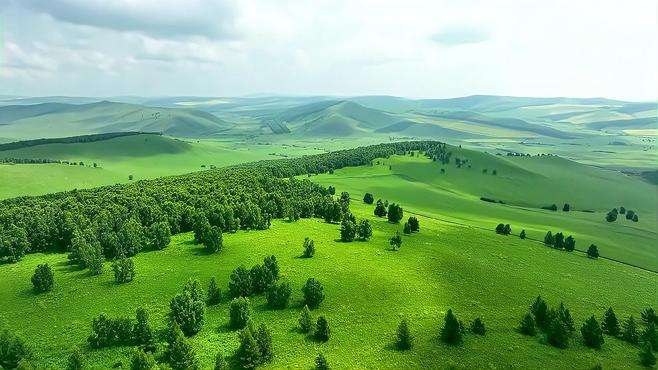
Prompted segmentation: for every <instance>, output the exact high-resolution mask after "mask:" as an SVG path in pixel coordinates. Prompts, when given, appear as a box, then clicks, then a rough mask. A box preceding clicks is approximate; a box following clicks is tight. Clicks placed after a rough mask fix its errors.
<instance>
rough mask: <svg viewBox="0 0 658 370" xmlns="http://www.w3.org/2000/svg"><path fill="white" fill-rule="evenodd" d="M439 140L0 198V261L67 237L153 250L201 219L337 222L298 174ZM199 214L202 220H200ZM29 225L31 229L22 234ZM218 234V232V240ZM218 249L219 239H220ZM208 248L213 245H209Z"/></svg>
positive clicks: (110, 254) (61, 247) (67, 245)
mask: <svg viewBox="0 0 658 370" xmlns="http://www.w3.org/2000/svg"><path fill="white" fill-rule="evenodd" d="M435 147H442V144H441V143H438V142H435V141H413V142H400V143H386V144H379V145H373V146H369V147H362V148H356V149H348V150H341V151H337V152H332V153H325V154H318V155H312V156H305V157H301V158H294V159H277V160H270V161H261V162H254V163H248V164H243V165H237V166H233V167H228V168H220V169H215V170H209V171H203V172H197V173H193V174H187V175H182V176H176V177H167V178H160V179H154V180H145V181H139V182H136V183H131V184H125V185H113V186H105V187H100V188H94V189H84V190H72V191H68V192H62V193H56V194H48V195H44V196H34V197H22V198H14V199H6V200H2V201H0V259H4V260H7V261H9V262H16V261H18V260H20V259H21V258H22V256H23V255H24V254H25V253H30V252H70V251H71V245H72V240H73V238H74V237H75V236H77V235H81V236H83V237H84V239H85V242H86V243H87V244H90V245H92V246H94V247H95V248H96V247H97V244H96V243H98V244H100V249H101V250H102V254H103V256H104V257H105V258H106V259H114V258H117V257H119V256H122V255H123V256H126V257H130V256H133V255H135V254H136V253H139V252H140V251H144V250H149V249H159V248H162V247H164V246H165V244H164V243H165V242H166V240H167V237H166V234H167V233H166V231H165V229H166V228H167V226H168V229H169V234H170V235H172V234H177V233H180V232H187V231H192V230H193V229H194V227H195V225H196V226H197V227H199V228H198V231H199V232H198V241H200V242H203V241H204V239H205V238H204V234H207V233H206V232H204V230H203V229H204V228H205V229H206V231H207V228H206V226H207V225H206V224H205V222H204V217H205V219H206V220H207V221H208V223H209V224H210V226H211V227H212V226H215V227H218V228H219V230H215V234H216V235H219V232H217V231H221V232H233V231H235V230H237V229H264V228H267V227H269V221H270V220H271V219H272V218H286V217H290V216H291V215H292V218H293V219H295V218H309V217H318V218H323V219H325V220H328V221H330V222H339V221H340V219H341V218H340V217H341V209H340V206H341V204H340V202H336V201H334V200H333V199H331V197H330V191H329V190H328V189H325V188H324V187H322V186H320V185H317V184H314V183H312V182H310V181H308V180H298V179H297V178H295V176H297V175H302V174H308V173H311V174H317V173H325V172H328V171H330V170H333V169H337V168H342V167H345V166H358V165H365V164H368V163H370V162H371V161H372V160H374V159H375V158H382V157H389V156H390V155H393V154H397V153H404V152H405V151H409V150H421V151H425V152H426V153H439V152H441V149H437V148H435ZM201 215H203V216H204V217H202V216H201ZM27 230H29V231H30V232H29V233H27ZM216 239H218V237H217V238H216ZM219 246H220V247H221V244H219ZM209 248H210V249H211V250H212V249H215V248H216V247H213V246H210V247H209Z"/></svg>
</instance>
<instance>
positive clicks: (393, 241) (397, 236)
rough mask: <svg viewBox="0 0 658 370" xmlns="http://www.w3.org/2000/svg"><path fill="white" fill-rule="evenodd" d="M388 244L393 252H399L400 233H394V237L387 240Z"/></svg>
mask: <svg viewBox="0 0 658 370" xmlns="http://www.w3.org/2000/svg"><path fill="white" fill-rule="evenodd" d="M388 243H389V244H390V245H391V248H393V250H394V251H397V250H400V247H401V246H402V236H400V232H398V231H396V232H395V235H393V236H392V237H391V239H389V241H388Z"/></svg>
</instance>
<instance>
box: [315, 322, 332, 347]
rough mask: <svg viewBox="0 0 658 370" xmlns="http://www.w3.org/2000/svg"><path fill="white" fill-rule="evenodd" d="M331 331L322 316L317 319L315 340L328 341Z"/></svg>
mask: <svg viewBox="0 0 658 370" xmlns="http://www.w3.org/2000/svg"><path fill="white" fill-rule="evenodd" d="M330 334H331V330H330V329H329V322H327V319H326V318H325V317H324V316H320V317H318V321H317V322H316V324H315V339H317V340H319V341H322V342H326V341H328V340H329V336H330Z"/></svg>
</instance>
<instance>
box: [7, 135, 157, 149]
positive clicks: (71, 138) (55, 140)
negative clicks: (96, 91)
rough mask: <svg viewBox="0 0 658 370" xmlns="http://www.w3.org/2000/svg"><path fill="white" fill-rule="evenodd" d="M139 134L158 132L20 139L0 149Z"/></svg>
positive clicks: (88, 141)
mask: <svg viewBox="0 0 658 370" xmlns="http://www.w3.org/2000/svg"><path fill="white" fill-rule="evenodd" d="M139 134H154V135H160V134H155V133H149V132H138V131H126V132H108V133H103V134H91V135H79V136H68V137H57V138H48V139H33V140H22V141H14V142H11V143H5V144H0V151H5V150H15V149H22V148H28V147H31V146H36V145H44V144H73V143H91V142H94V141H102V140H109V139H114V138H117V137H123V136H132V135H139Z"/></svg>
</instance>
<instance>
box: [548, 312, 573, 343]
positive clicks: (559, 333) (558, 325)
mask: <svg viewBox="0 0 658 370" xmlns="http://www.w3.org/2000/svg"><path fill="white" fill-rule="evenodd" d="M546 339H547V340H548V343H549V344H550V345H552V346H554V347H558V348H567V347H568V346H569V332H568V330H567V328H566V327H565V326H564V324H563V323H562V321H560V320H559V319H558V318H554V319H553V320H552V322H551V325H550V326H549V328H548V331H547V332H546Z"/></svg>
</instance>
